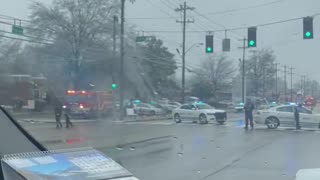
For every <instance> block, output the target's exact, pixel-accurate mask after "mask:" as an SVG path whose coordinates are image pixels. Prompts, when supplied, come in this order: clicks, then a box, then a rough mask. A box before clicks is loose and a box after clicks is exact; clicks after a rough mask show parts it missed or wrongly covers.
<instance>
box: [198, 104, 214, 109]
mask: <svg viewBox="0 0 320 180" xmlns="http://www.w3.org/2000/svg"><path fill="white" fill-rule="evenodd" d="M196 106H197V108H198V109H213V107H212V106H210V105H209V104H197V105H196Z"/></svg>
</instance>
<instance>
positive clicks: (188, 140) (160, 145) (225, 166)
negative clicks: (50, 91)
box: [21, 114, 320, 180]
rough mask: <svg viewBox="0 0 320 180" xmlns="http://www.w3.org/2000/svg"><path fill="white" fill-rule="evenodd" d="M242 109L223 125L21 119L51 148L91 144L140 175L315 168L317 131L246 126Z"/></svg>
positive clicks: (267, 174)
mask: <svg viewBox="0 0 320 180" xmlns="http://www.w3.org/2000/svg"><path fill="white" fill-rule="evenodd" d="M240 119H242V115H241V114H233V115H231V116H229V120H228V122H227V123H226V125H217V124H215V123H213V124H207V125H199V124H193V123H191V122H183V123H181V124H175V123H173V122H172V121H171V120H161V121H160V120H159V121H148V122H126V123H123V122H112V121H107V120H99V121H95V122H83V123H76V124H75V127H74V128H72V129H59V130H57V129H55V127H54V124H51V123H30V122H21V123H22V125H23V126H24V127H25V128H26V129H27V130H28V131H29V132H30V133H31V134H33V136H34V137H36V139H38V140H39V141H40V142H41V143H43V144H44V145H45V146H47V147H48V148H49V149H57V148H73V147H83V146H92V147H94V148H97V149H98V150H101V151H102V152H104V153H106V154H107V155H109V156H111V157H112V158H114V159H115V160H116V161H118V162H119V163H121V164H122V165H123V166H124V167H126V168H127V169H128V170H130V171H131V172H132V173H133V174H134V175H136V176H137V177H138V178H140V179H141V180H149V179H152V180H164V179H165V180H210V179H217V180H221V179H224V180H229V179H230V180H231V179H232V180H234V179H237V180H248V179H249V180H257V179H259V180H264V179H265V180H270V179H279V180H280V179H281V180H282V179H284V180H293V179H295V174H296V172H297V171H298V170H299V169H307V168H319V167H320V161H319V160H318V154H319V153H318V152H319V149H320V141H319V139H320V132H319V131H317V130H315V131H313V130H308V131H306V130H302V131H295V130H290V129H286V128H280V129H278V130H267V129H266V128H265V127H263V126H256V128H255V129H254V130H248V131H246V130H244V129H243V128H242V127H241V126H242V124H241V122H240V121H239V120H240Z"/></svg>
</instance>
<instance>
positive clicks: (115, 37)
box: [111, 16, 118, 83]
mask: <svg viewBox="0 0 320 180" xmlns="http://www.w3.org/2000/svg"><path fill="white" fill-rule="evenodd" d="M117 23H118V16H113V38H112V39H113V48H112V56H113V57H112V62H111V66H112V67H111V76H112V81H113V82H112V83H114V81H115V78H114V73H113V72H114V71H113V68H114V67H113V65H114V60H115V58H116V51H117Z"/></svg>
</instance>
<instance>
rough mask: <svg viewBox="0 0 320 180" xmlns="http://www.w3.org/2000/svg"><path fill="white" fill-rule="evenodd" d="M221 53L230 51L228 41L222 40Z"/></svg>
mask: <svg viewBox="0 0 320 180" xmlns="http://www.w3.org/2000/svg"><path fill="white" fill-rule="evenodd" d="M222 51H224V52H225V51H230V39H223V40H222Z"/></svg>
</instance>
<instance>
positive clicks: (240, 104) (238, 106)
mask: <svg viewBox="0 0 320 180" xmlns="http://www.w3.org/2000/svg"><path fill="white" fill-rule="evenodd" d="M243 108H244V103H242V102H241V103H238V104H236V105H235V106H234V109H235V110H236V111H237V112H242V111H243Z"/></svg>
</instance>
